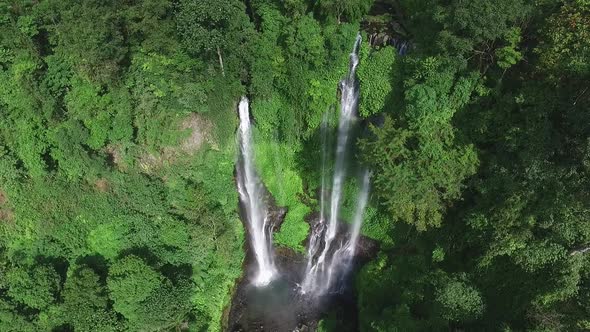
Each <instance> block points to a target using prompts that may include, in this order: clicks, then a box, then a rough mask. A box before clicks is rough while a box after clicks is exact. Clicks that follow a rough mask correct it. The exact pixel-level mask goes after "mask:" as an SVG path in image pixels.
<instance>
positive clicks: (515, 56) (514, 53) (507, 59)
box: [496, 28, 522, 69]
mask: <svg viewBox="0 0 590 332" xmlns="http://www.w3.org/2000/svg"><path fill="white" fill-rule="evenodd" d="M505 38H506V43H507V45H506V46H504V47H502V48H498V49H496V56H497V57H498V67H500V68H502V69H508V68H510V67H511V66H513V65H515V64H516V63H517V62H518V61H520V60H521V59H522V53H521V52H519V51H518V50H517V46H518V44H519V43H520V40H521V32H520V29H519V28H512V29H510V30H508V32H506V35H505Z"/></svg>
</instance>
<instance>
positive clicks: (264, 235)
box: [237, 97, 277, 286]
mask: <svg viewBox="0 0 590 332" xmlns="http://www.w3.org/2000/svg"><path fill="white" fill-rule="evenodd" d="M238 110H239V115H240V128H239V130H238V141H239V148H240V157H241V158H240V161H241V162H240V163H238V167H237V177H238V178H237V182H238V192H239V194H240V200H241V201H242V203H243V205H244V209H245V212H246V219H247V224H248V231H249V233H250V240H251V247H252V250H253V251H254V256H255V258H256V263H257V266H258V271H257V272H256V276H255V277H254V280H253V284H254V285H256V286H265V285H267V284H268V283H270V282H271V281H272V280H273V279H274V278H275V276H276V273H277V272H276V268H275V265H274V259H273V255H272V229H271V228H272V227H270V225H269V223H268V214H267V207H266V204H265V203H264V188H263V187H262V183H261V182H260V179H259V178H258V175H257V174H256V171H255V170H254V150H253V148H252V129H251V123H250V111H249V102H248V99H247V98H246V97H242V99H241V100H240V104H239V106H238Z"/></svg>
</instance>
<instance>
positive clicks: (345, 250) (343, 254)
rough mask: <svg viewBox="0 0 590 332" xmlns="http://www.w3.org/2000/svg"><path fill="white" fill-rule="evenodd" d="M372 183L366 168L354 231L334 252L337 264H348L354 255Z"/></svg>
mask: <svg viewBox="0 0 590 332" xmlns="http://www.w3.org/2000/svg"><path fill="white" fill-rule="evenodd" d="M370 185H371V172H369V171H368V170H365V173H364V175H363V183H362V185H361V191H360V192H359V195H358V199H357V205H356V210H355V212H354V217H353V218H352V231H351V232H350V238H348V240H347V241H346V243H345V244H344V245H342V246H341V247H340V248H338V250H336V252H335V253H334V257H333V258H332V261H334V262H335V264H342V265H347V264H349V263H350V261H351V260H352V257H353V256H354V253H355V250H356V245H357V243H358V239H359V236H360V234H361V226H362V225H363V215H364V213H365V209H366V207H367V202H368V201H369V189H370Z"/></svg>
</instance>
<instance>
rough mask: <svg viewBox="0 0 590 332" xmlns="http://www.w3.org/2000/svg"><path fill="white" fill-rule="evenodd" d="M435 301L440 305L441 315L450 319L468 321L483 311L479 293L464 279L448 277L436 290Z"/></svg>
mask: <svg viewBox="0 0 590 332" xmlns="http://www.w3.org/2000/svg"><path fill="white" fill-rule="evenodd" d="M436 302H438V303H439V304H440V305H441V306H442V311H441V315H442V317H443V318H444V319H447V320H450V321H468V320H471V319H475V318H478V317H479V316H481V314H482V313H483V309H484V305H483V301H482V299H481V295H480V294H479V292H478V291H477V289H475V288H473V287H472V286H470V285H469V284H467V283H466V282H465V281H462V280H456V279H450V280H448V281H446V282H444V284H443V285H442V286H441V287H439V288H438V289H437V290H436Z"/></svg>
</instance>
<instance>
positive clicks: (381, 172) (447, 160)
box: [361, 58, 477, 230]
mask: <svg viewBox="0 0 590 332" xmlns="http://www.w3.org/2000/svg"><path fill="white" fill-rule="evenodd" d="M415 65H417V67H416V69H417V70H416V71H415V72H414V76H413V77H412V78H410V79H408V80H407V81H406V82H405V86H406V87H405V88H406V92H405V101H404V102H405V110H403V111H401V112H402V114H403V115H402V119H403V120H402V121H401V122H400V123H399V124H396V123H395V122H394V121H393V120H392V119H391V118H386V119H385V123H384V124H383V126H382V127H373V133H374V135H375V138H374V139H372V140H363V141H362V142H361V149H362V150H363V153H364V154H365V156H366V157H365V158H366V160H367V162H368V163H369V164H370V165H371V166H372V167H373V169H374V171H375V176H374V185H375V189H376V190H377V192H378V194H379V195H380V197H381V199H382V200H383V203H384V204H385V206H386V208H387V209H388V210H389V211H390V213H391V214H392V217H393V218H394V219H397V220H403V221H405V222H408V223H411V224H414V225H416V227H417V228H418V229H419V230H424V229H426V228H427V227H428V226H438V225H440V222H441V220H442V212H443V211H444V208H445V204H446V203H445V202H448V201H449V200H452V199H456V198H457V197H458V196H459V194H460V192H461V187H462V184H461V182H462V181H463V180H464V179H465V178H467V177H468V176H469V175H472V174H473V173H474V172H475V169H476V165H477V158H476V155H475V152H474V151H473V148H472V147H470V146H461V145H460V144H457V143H455V134H454V129H453V127H452V125H451V120H452V117H453V115H454V113H455V112H457V111H458V110H460V109H461V108H462V107H464V105H465V104H466V103H467V102H468V101H469V98H470V95H471V91H472V90H473V88H474V85H475V83H476V80H477V78H476V77H473V76H472V77H469V76H468V77H466V78H465V77H461V78H458V79H457V80H456V81H455V80H453V78H454V76H455V72H454V70H453V69H452V67H450V66H449V64H445V65H443V63H442V62H440V60H437V59H433V58H427V59H424V60H422V61H420V62H417V63H416V64H415ZM443 66H444V67H443ZM443 68H445V69H443Z"/></svg>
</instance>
